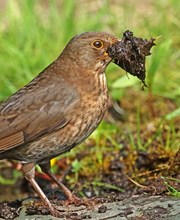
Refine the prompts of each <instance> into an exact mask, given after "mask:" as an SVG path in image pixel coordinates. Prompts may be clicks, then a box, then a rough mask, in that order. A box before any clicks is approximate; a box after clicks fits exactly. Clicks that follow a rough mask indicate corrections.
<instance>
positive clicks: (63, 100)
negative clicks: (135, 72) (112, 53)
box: [0, 32, 118, 214]
mask: <svg viewBox="0 0 180 220" xmlns="http://www.w3.org/2000/svg"><path fill="white" fill-rule="evenodd" d="M117 41H118V39H117V38H116V37H114V36H112V35H110V34H108V33H101V32H89V33H88V32H87V33H83V34H81V35H78V36H75V37H74V38H73V39H72V40H71V41H70V42H69V43H68V44H67V46H66V47H65V49H64V50H63V52H62V53H61V55H60V56H59V57H58V58H57V59H56V60H55V61H54V62H53V63H52V64H50V65H49V66H48V67H47V68H46V69H44V70H43V71H42V72H41V73H40V74H39V75H38V76H37V77H36V78H35V79H33V80H32V81H31V82H30V83H29V84H27V85H26V86H24V87H23V88H22V89H20V90H19V91H17V92H16V93H15V94H14V95H12V96H11V97H10V98H9V99H8V100H7V101H6V102H4V103H3V104H2V105H1V106H0V159H13V160H18V161H20V162H21V163H22V164H23V172H24V175H25V177H26V178H27V179H28V180H29V181H30V182H31V184H32V185H33V187H34V189H35V190H36V192H37V193H38V194H39V196H40V197H41V198H42V200H43V201H44V203H45V204H46V205H47V206H48V207H49V209H50V211H51V213H52V214H54V213H55V211H54V208H53V206H52V205H51V203H50V202H49V200H48V199H47V197H46V196H45V195H44V193H43V192H42V190H41V189H40V188H39V187H38V185H37V183H36V182H35V180H34V167H35V165H36V164H39V165H40V166H41V167H42V170H43V171H45V172H46V173H47V174H48V175H49V176H51V177H52V178H53V179H54V180H55V181H56V182H57V184H58V185H59V186H60V187H61V188H63V190H64V191H65V193H66V195H67V196H68V197H69V199H71V200H74V199H75V197H74V196H73V195H72V194H71V193H70V191H69V190H68V189H67V188H65V186H64V185H63V184H62V183H61V182H59V181H57V180H56V178H55V176H53V175H52V174H51V173H50V169H49V161H50V159H52V158H53V157H55V156H58V155H60V154H62V153H65V152H66V151H69V150H70V149H71V148H73V147H74V146H76V145H77V144H79V143H81V142H82V141H83V140H85V139H86V138H87V137H88V136H89V135H90V134H91V133H92V132H93V131H94V130H95V128H96V127H97V126H98V124H99V123H100V122H101V120H102V118H103V116H104V113H105V111H106V108H107V99H108V93H107V85H106V77H105V74H104V71H105V69H106V66H107V65H108V64H109V62H110V61H111V58H110V57H109V55H108V53H107V49H108V47H109V46H111V45H112V44H114V43H116V42H117Z"/></svg>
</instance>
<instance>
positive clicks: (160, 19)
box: [0, 0, 180, 187]
mask: <svg viewBox="0 0 180 220" xmlns="http://www.w3.org/2000/svg"><path fill="white" fill-rule="evenodd" d="M44 2H46V3H44ZM117 2H118V1H117ZM120 2H121V3H119V2H118V3H114V1H108V0H106V1H98V3H95V2H94V1H92V2H91V1H75V0H67V1H56V0H52V1H43V0H41V1H40V0H39V1H35V0H26V1H24V0H14V1H6V5H5V7H4V8H2V9H1V8H0V12H1V13H0V51H1V53H0V101H3V100H4V99H6V98H7V97H8V96H9V95H11V94H13V93H14V92H15V91H17V90H18V89H19V88H21V87H22V86H24V85H25V84H26V83H28V82H29V81H30V80H31V79H33V78H34V77H35V76H36V75H37V74H38V73H39V72H41V71H42V70H43V69H44V68H45V67H46V66H47V65H49V64H50V63H51V62H52V61H53V60H54V59H56V57H57V56H58V55H59V54H60V52H61V51H62V49H63V48H64V46H65V45H66V43H67V42H68V41H69V40H70V38H72V37H73V36H74V35H76V34H79V33H81V32H85V31H106V32H110V33H112V34H114V35H116V36H118V37H120V38H121V37H122V33H123V32H124V31H125V30H127V29H129V30H131V31H133V32H134V34H135V35H136V36H139V37H143V38H147V39H149V38H151V37H155V38H157V40H156V44H157V45H156V47H154V48H153V49H152V55H151V56H149V57H147V79H146V81H147V83H148V89H146V90H145V91H144V92H143V91H141V84H140V82H139V80H138V79H136V78H135V77H133V76H129V75H128V77H127V76H126V73H125V72H124V71H123V70H121V69H120V68H119V67H118V66H116V65H114V64H110V65H109V66H108V68H107V71H106V72H107V77H108V84H109V89H110V93H111V95H112V96H113V97H114V99H116V100H118V101H119V100H125V99H126V98H127V96H126V94H127V92H128V91H129V90H133V91H135V92H137V94H138V93H143V94H144V96H147V97H151V98H152V97H153V98H154V99H156V97H158V99H162V102H163V100H164V98H165V99H167V100H170V101H171V102H172V103H174V106H175V107H174V108H173V109H172V108H169V110H168V111H166V113H163V109H162V113H161V114H160V115H159V121H160V122H155V126H156V131H155V132H154V134H153V135H152V136H150V137H148V140H143V139H142V127H143V126H144V125H145V123H147V122H148V120H149V121H151V120H152V121H153V120H154V119H153V116H152V118H146V120H143V119H142V115H141V113H140V111H139V109H140V108H141V100H139V103H140V104H139V106H136V107H135V110H134V112H135V114H134V115H135V116H134V117H136V120H135V123H134V127H133V128H132V127H131V128H128V129H127V130H128V131H127V130H126V129H125V131H126V133H124V130H123V129H121V128H120V127H119V128H118V125H117V126H116V125H108V124H106V123H102V124H101V125H100V127H99V129H98V130H97V131H95V133H93V135H92V136H91V139H93V140H95V141H94V143H95V148H94V150H92V151H93V152H94V155H95V157H97V161H98V162H97V163H98V164H99V165H101V164H102V163H103V155H104V152H107V151H113V149H114V150H115V151H119V149H121V148H122V143H118V141H117V140H116V136H118V135H117V134H119V136H122V137H123V138H126V139H127V140H128V141H129V144H130V146H131V148H132V149H136V150H137V149H138V150H142V149H143V150H146V149H147V148H148V147H149V146H151V145H153V143H154V140H157V142H158V143H159V142H160V143H161V145H164V147H165V148H168V149H169V150H170V149H177V147H178V144H177V143H178V139H179V135H177V132H176V130H177V129H175V122H174V121H177V120H178V118H179V117H180V110H179V104H180V86H179V85H180V74H179V70H180V50H179V46H180V38H179V35H180V32H179V30H180V16H179V12H180V2H179V0H168V1H163V0H161V1H155V0H149V1H147V2H146V3H145V2H144V3H143V1H141V2H139V3H138V1H133V0H129V1H125V0H124V1H120ZM138 97H139V96H137V99H138ZM131 101H132V100H131ZM148 104H149V105H151V104H150V98H149V103H148ZM132 105H133V103H132ZM155 110H156V109H155ZM125 111H128V109H125ZM125 123H127V122H125ZM162 124H165V125H164V127H166V128H167V127H168V129H169V130H168V132H166V138H165V140H164V130H163V129H164V127H163V126H161V125H162ZM143 128H144V127H143ZM115 134H116V135H115ZM123 138H122V139H123ZM107 143H110V145H112V146H113V147H114V148H113V147H112V148H107V147H106V144H107ZM79 149H81V148H79ZM75 152H78V150H76V151H75ZM73 154H74V151H72V153H71V155H73ZM81 168H82V164H81V161H78V160H75V161H74V163H73V172H74V173H75V179H76V180H77V179H78V173H79V172H80V170H81ZM99 182H100V183H101V181H100V180H99ZM104 185H106V184H104ZM107 186H108V187H110V186H109V185H107ZM113 187H114V186H113Z"/></svg>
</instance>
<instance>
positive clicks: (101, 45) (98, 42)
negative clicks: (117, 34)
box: [92, 40, 104, 49]
mask: <svg viewBox="0 0 180 220" xmlns="http://www.w3.org/2000/svg"><path fill="white" fill-rule="evenodd" d="M92 45H93V46H94V47H95V48H97V49H101V48H102V47H103V45H104V44H103V42H102V41H101V40H95V41H93V43H92Z"/></svg>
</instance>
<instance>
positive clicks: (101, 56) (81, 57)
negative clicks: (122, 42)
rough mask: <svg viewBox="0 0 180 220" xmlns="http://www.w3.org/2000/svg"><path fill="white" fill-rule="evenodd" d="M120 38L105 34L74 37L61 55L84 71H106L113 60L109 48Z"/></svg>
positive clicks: (86, 33) (95, 33)
mask: <svg viewBox="0 0 180 220" xmlns="http://www.w3.org/2000/svg"><path fill="white" fill-rule="evenodd" d="M117 41H119V39H118V38H116V37H114V36H113V35H111V34H108V33H105V32H85V33H83V34H80V35H77V36H75V37H73V38H72V39H71V40H70V41H69V43H68V44H67V46H66V47H65V49H64V50H63V53H62V54H61V58H62V57H65V58H66V59H67V57H68V58H69V59H70V60H71V62H75V63H76V64H77V65H78V66H79V67H81V68H82V69H87V70H88V69H90V70H95V71H98V70H100V71H102V70H103V71H104V70H105V68H106V66H107V64H108V63H109V62H110V61H111V60H112V58H111V57H110V56H109V54H108V52H107V51H108V48H109V47H110V46H111V45H113V44H115V43H117Z"/></svg>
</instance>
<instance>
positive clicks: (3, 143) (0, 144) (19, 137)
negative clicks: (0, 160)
mask: <svg viewBox="0 0 180 220" xmlns="http://www.w3.org/2000/svg"><path fill="white" fill-rule="evenodd" d="M23 143H24V134H23V132H22V131H20V132H18V133H16V134H12V135H10V136H7V137H4V138H1V139H0V153H2V152H4V151H7V150H10V149H12V148H14V147H16V146H18V145H20V144H23Z"/></svg>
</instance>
